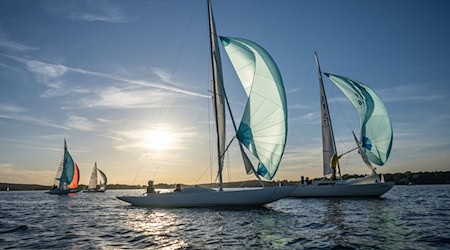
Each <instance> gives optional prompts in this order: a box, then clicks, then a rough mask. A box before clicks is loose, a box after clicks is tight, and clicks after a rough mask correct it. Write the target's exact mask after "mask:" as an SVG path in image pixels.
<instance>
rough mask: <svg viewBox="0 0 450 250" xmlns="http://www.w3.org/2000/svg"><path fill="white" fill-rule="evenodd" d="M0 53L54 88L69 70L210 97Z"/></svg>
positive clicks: (163, 85) (58, 85)
mask: <svg viewBox="0 0 450 250" xmlns="http://www.w3.org/2000/svg"><path fill="white" fill-rule="evenodd" d="M0 55H2V56H4V57H7V58H10V59H13V60H16V61H19V62H22V63H25V64H26V65H27V68H28V69H29V70H30V71H31V72H33V73H36V74H37V75H39V76H40V77H42V79H43V82H44V84H46V85H47V86H49V87H51V88H54V89H61V87H60V84H61V83H57V82H52V81H54V79H58V78H59V77H62V76H64V75H65V74H67V73H69V72H71V73H78V74H82V75H89V76H96V77H101V78H105V79H110V80H116V81H120V82H124V83H128V84H132V85H139V86H144V87H151V88H156V89H161V90H168V91H172V92H176V93H180V94H185V95H189V96H197V97H204V98H210V96H209V95H205V94H201V93H197V92H193V91H189V90H185V89H181V88H179V87H175V86H172V85H171V84H168V83H166V84H160V83H155V82H149V81H145V80H133V79H127V78H124V77H120V76H116V75H111V74H105V73H100V72H95V71H89V70H84V69H78V68H72V67H68V66H64V65H61V64H51V63H44V62H40V61H36V60H29V59H23V58H19V57H16V56H11V55H5V54H0Z"/></svg>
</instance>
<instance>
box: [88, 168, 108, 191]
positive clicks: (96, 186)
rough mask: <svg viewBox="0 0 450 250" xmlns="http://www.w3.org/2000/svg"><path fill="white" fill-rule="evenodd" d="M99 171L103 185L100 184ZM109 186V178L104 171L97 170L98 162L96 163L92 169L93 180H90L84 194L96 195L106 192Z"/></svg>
mask: <svg viewBox="0 0 450 250" xmlns="http://www.w3.org/2000/svg"><path fill="white" fill-rule="evenodd" d="M97 171H98V172H99V174H100V176H101V178H102V180H103V183H102V182H101V181H100V182H98V177H97ZM107 184H108V178H106V175H105V173H104V172H103V171H101V170H100V169H98V168H97V162H95V164H94V167H93V168H92V174H91V179H90V180H89V185H88V189H86V190H83V192H89V193H91V192H92V193H95V192H105V191H106V185H107Z"/></svg>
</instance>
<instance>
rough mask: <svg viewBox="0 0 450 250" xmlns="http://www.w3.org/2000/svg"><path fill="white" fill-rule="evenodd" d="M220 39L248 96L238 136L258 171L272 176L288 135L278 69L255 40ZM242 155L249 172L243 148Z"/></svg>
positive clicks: (276, 168) (285, 109)
mask: <svg viewBox="0 0 450 250" xmlns="http://www.w3.org/2000/svg"><path fill="white" fill-rule="evenodd" d="M220 39H221V41H222V44H223V45H224V48H225V50H226V52H227V54H228V56H229V58H230V60H231V63H232V64H233V67H234V69H235V71H236V73H237V75H238V77H239V79H240V81H241V83H242V86H243V87H244V89H245V92H246V94H247V96H248V99H247V104H246V107H245V111H244V114H243V117H242V120H241V123H240V125H239V129H238V131H237V138H238V140H239V141H240V143H242V144H243V145H244V146H245V147H246V148H247V149H248V150H249V151H250V152H251V153H252V154H253V155H254V156H255V157H256V158H257V159H258V160H259V164H258V168H257V170H256V172H257V174H258V175H259V176H262V177H264V178H266V179H269V180H271V179H272V178H273V177H274V175H275V173H276V172H277V170H278V167H279V164H280V161H281V158H282V156H283V153H284V149H285V146H286V139H287V136H286V135H287V104H286V94H285V90H284V86H283V80H282V78H281V74H280V71H279V70H278V67H277V65H276V64H275V62H274V61H273V59H272V57H271V56H270V55H269V53H267V51H266V50H264V49H263V48H262V47H261V46H259V45H258V44H256V43H254V42H252V41H249V40H246V39H242V38H231V37H220ZM243 156H244V162H245V163H246V164H245V165H246V168H247V172H249V169H250V167H248V158H246V155H244V152H243Z"/></svg>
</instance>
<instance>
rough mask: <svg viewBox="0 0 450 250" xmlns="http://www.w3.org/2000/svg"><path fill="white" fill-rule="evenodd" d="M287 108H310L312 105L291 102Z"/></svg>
mask: <svg viewBox="0 0 450 250" xmlns="http://www.w3.org/2000/svg"><path fill="white" fill-rule="evenodd" d="M288 108H289V109H300V110H303V109H312V108H313V107H311V106H308V105H304V104H293V105H289V106H288Z"/></svg>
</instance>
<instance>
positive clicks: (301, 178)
mask: <svg viewBox="0 0 450 250" xmlns="http://www.w3.org/2000/svg"><path fill="white" fill-rule="evenodd" d="M300 184H302V186H303V185H305V176H303V175H302V176H301V177H300Z"/></svg>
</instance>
